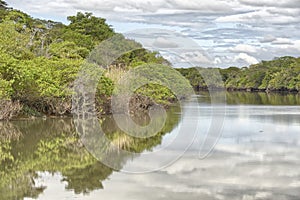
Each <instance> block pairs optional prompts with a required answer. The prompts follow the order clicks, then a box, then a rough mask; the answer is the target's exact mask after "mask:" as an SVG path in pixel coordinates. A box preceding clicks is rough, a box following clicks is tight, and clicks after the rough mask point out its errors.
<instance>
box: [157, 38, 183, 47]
mask: <svg viewBox="0 0 300 200" xmlns="http://www.w3.org/2000/svg"><path fill="white" fill-rule="evenodd" d="M153 45H154V46H156V47H158V48H176V47H178V45H177V44H176V43H175V42H172V41H170V40H168V39H166V38H164V37H159V38H157V39H156V40H155V41H154V42H153Z"/></svg>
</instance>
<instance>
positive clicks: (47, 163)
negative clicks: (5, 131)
mask: <svg viewBox="0 0 300 200" xmlns="http://www.w3.org/2000/svg"><path fill="white" fill-rule="evenodd" d="M175 112H178V110H177V109H175V110H173V109H171V110H170V113H169V115H168V118H167V122H166V125H165V127H164V128H163V130H162V131H161V132H160V133H158V134H157V135H156V136H154V137H151V138H146V139H137V138H133V137H130V136H127V135H125V133H122V132H121V131H120V130H119V129H118V127H117V126H116V124H115V122H114V121H113V119H112V118H111V117H107V118H104V119H103V120H100V121H101V122H100V123H101V124H102V127H103V129H104V130H105V131H107V136H108V138H109V139H110V141H111V142H112V143H120V146H119V147H120V148H123V149H127V150H131V151H133V152H142V151H144V150H151V148H153V147H154V146H156V145H159V144H160V143H161V141H162V137H163V135H164V134H165V133H168V132H170V131H171V130H172V129H173V128H174V127H175V126H176V125H177V124H178V122H179V116H178V115H174V114H172V113H175ZM10 126H11V127H15V130H19V131H20V132H21V135H20V134H16V136H18V137H10V138H9V139H3V138H2V137H1V139H0V141H1V142H0V150H1V151H0V164H1V165H0V200H2V199H5V200H6V199H8V200H9V199H23V198H24V197H31V198H37V197H38V196H39V195H40V194H42V193H43V191H44V190H45V187H43V186H41V187H36V185H35V180H36V179H37V178H38V175H37V172H44V171H47V172H50V173H55V172H59V173H61V175H62V176H63V180H62V181H65V182H67V186H66V189H67V190H73V191H74V192H75V193H76V194H79V193H83V194H86V193H89V192H91V191H93V190H97V189H102V188H103V185H102V181H104V180H105V179H107V177H108V176H110V175H111V174H112V172H113V170H112V169H111V168H109V167H107V166H105V165H103V164H101V163H99V162H98V161H97V160H96V159H95V158H94V157H93V156H91V155H90V154H89V153H88V152H87V151H86V149H85V148H84V147H83V146H82V144H81V142H80V140H79V139H78V136H77V135H76V134H75V129H74V126H73V123H72V120H71V119H48V120H33V121H16V122H13V123H11V124H10ZM121 141H122V142H121ZM1 158H2V159H1ZM117 159H118V158H117ZM126 159H128V158H125V160H124V159H120V160H116V162H118V163H119V165H120V166H123V165H124V164H125V163H126Z"/></svg>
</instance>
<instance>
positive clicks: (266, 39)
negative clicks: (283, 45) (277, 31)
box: [259, 34, 276, 43]
mask: <svg viewBox="0 0 300 200" xmlns="http://www.w3.org/2000/svg"><path fill="white" fill-rule="evenodd" d="M275 40H276V37H274V36H273V35H270V34H269V35H265V36H264V37H263V38H261V39H260V40H259V42H261V43H270V42H273V41H275Z"/></svg>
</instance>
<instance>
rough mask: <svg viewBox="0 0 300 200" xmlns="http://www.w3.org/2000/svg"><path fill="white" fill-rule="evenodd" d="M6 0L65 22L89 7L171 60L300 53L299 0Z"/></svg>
mask: <svg viewBox="0 0 300 200" xmlns="http://www.w3.org/2000/svg"><path fill="white" fill-rule="evenodd" d="M7 2H8V4H9V5H10V6H12V7H14V8H17V9H20V10H22V11H24V12H27V13H29V14H31V15H32V16H34V17H38V18H45V19H53V20H56V21H62V22H64V23H67V21H66V16H69V15H74V14H76V12H77V11H88V12H93V13H94V14H95V15H96V16H99V17H104V18H106V19H107V20H108V23H109V24H111V25H112V26H113V27H114V29H115V30H116V31H118V32H122V33H128V32H130V33H131V35H130V34H129V35H128V37H133V38H134V39H136V40H137V41H140V42H142V43H143V44H144V43H145V42H146V43H147V42H148V44H144V45H145V46H147V47H149V48H150V47H151V48H153V49H155V50H159V51H160V52H161V53H162V54H163V55H164V56H166V57H167V58H169V59H170V60H171V61H172V62H173V63H174V64H175V65H176V64H177V65H178V63H180V64H179V65H182V66H183V65H184V63H190V65H201V66H218V67H228V66H239V67H241V66H246V65H249V64H254V63H257V62H259V61H261V60H270V59H272V58H274V57H279V56H285V55H290V56H297V57H299V56H300V34H299V33H300V32H299V31H300V26H299V25H300V0H276V1H271V0H260V1H254V0H201V1H200V0H118V1H112V0H52V1H46V0H39V1H36V0H22V1H20V0H7ZM135 29H139V30H135ZM148 30H149V31H148ZM137 32H138V33H140V34H136V33H137ZM142 34H143V35H142ZM138 35H139V36H138ZM136 37H137V38H136ZM149 42H151V44H150V43H149ZM192 43H193V44H192ZM187 46H189V47H191V48H187ZM174 55H176V56H174ZM181 63H182V64H181ZM185 66H188V65H185Z"/></svg>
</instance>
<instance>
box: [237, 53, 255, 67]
mask: <svg viewBox="0 0 300 200" xmlns="http://www.w3.org/2000/svg"><path fill="white" fill-rule="evenodd" d="M234 62H246V63H247V64H249V65H251V64H257V63H259V61H258V60H257V59H256V58H254V57H252V56H249V55H248V54H246V53H240V54H239V55H237V56H235V57H234Z"/></svg>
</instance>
